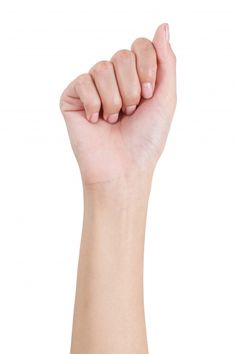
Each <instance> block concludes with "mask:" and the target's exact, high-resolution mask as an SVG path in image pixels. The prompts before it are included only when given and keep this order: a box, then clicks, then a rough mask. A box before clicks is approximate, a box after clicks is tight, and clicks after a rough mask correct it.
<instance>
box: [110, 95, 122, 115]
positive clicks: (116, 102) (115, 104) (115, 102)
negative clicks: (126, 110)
mask: <svg viewBox="0 0 236 354" xmlns="http://www.w3.org/2000/svg"><path fill="white" fill-rule="evenodd" d="M110 104H111V106H112V108H113V110H114V111H115V112H119V111H120V109H121V107H122V100H121V98H120V97H118V96H113V97H112V99H111V101H110Z"/></svg>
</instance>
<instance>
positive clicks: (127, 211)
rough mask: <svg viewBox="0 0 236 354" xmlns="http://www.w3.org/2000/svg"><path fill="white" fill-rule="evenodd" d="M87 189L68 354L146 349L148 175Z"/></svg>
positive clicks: (141, 350) (140, 351)
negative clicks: (145, 254)
mask: <svg viewBox="0 0 236 354" xmlns="http://www.w3.org/2000/svg"><path fill="white" fill-rule="evenodd" d="M140 178H141V180H139V181H137V180H136V179H135V180H134V181H132V180H130V181H123V182H121V181H119V182H118V183H117V182H115V183H112V182H111V183H110V184H109V185H107V186H106V187H105V188H104V187H103V186H102V187H101V188H99V187H97V186H96V187H95V188H85V191H84V213H85V214H84V224H83V234H82V242H81V251H80V260H79V268H78V279H77V283H78V286H77V292H76V303H75V313H74V325H73V337H72V350H71V353H72V354H78V353H81V354H82V353H113V354H120V353H136V354H139V353H140V354H144V353H147V343H146V333H145V321H144V308H143V247H144V233H145V221H146V211H147V203H148V196H149V188H150V178H149V176H140Z"/></svg>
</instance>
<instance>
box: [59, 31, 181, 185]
mask: <svg viewBox="0 0 236 354" xmlns="http://www.w3.org/2000/svg"><path fill="white" fill-rule="evenodd" d="M175 107H176V57H175V54H174V52H173V50H172V48H171V45H170V43H169V26H168V24H162V25H160V26H159V27H158V29H157V30H156V33H155V35H154V38H153V40H152V41H150V40H149V39H147V38H137V39H136V40H135V41H134V42H133V43H132V45H131V50H127V49H122V50H119V51H117V52H116V53H115V54H114V55H113V56H112V57H111V59H110V60H103V61H99V62H97V63H96V64H95V65H94V66H93V67H92V68H91V69H90V70H89V72H88V73H83V74H81V75H79V76H78V77H77V78H76V79H75V80H73V81H72V82H71V83H70V84H69V85H68V86H67V87H66V88H65V90H64V91H63V93H62V95H61V97H60V109H61V112H62V114H63V116H64V118H65V122H66V126H67V129H68V133H69V137H70V141H71V145H72V148H73V151H74V154H75V156H76V159H77V161H78V163H79V167H80V171H81V175H82V180H83V183H84V184H86V185H90V184H97V183H107V182H109V181H113V180H116V179H118V178H122V179H123V178H124V179H125V178H127V177H128V176H129V175H130V174H132V175H134V176H135V175H137V176H138V175H139V174H140V173H152V172H153V171H154V168H155V165H156V162H157V160H158V158H159V157H160V155H161V152H162V150H163V148H164V145H165V142H166V138H167V135H168V131H169V128H170V124H171V121H172V117H173V114H174V111H175Z"/></svg>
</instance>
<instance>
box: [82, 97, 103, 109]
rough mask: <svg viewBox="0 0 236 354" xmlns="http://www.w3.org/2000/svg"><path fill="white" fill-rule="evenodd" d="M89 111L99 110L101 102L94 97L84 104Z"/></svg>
mask: <svg viewBox="0 0 236 354" xmlns="http://www.w3.org/2000/svg"><path fill="white" fill-rule="evenodd" d="M84 105H85V107H86V109H87V110H88V111H89V112H99V111H100V108H101V102H100V101H98V100H96V99H94V100H90V101H89V102H87V103H85V104H84Z"/></svg>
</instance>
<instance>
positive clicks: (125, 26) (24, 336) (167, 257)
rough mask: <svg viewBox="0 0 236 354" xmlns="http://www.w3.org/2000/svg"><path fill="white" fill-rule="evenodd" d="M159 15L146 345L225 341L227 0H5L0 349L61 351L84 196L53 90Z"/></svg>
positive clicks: (232, 324)
mask: <svg viewBox="0 0 236 354" xmlns="http://www.w3.org/2000/svg"><path fill="white" fill-rule="evenodd" d="M162 22H168V23H169V25H170V31H171V33H170V36H171V42H172V46H173V48H174V50H175V52H176V56H177V65H178V106H177V110H176V114H175V118H174V121H173V125H172V127H171V131H170V135H169V138H168V143H167V145H166V149H165V152H164V154H163V156H162V157H161V160H160V161H159V164H158V166H157V168H156V170H155V175H154V180H153V188H152V194H151V196H150V204H149V210H148V221H147V237H146V250H145V252H146V253H145V261H146V263H145V303H146V321H147V330H148V339H149V350H150V353H151V354H175V353H177V354H178V353H180V354H200V353H201V354H221V353H222V354H235V353H236V301H235V299H236V257H235V254H236V240H235V238H236V225H235V206H236V205H235V204H236V202H235V201H236V188H235V181H236V168H235V162H236V159H235V153H236V123H235V120H236V107H235V102H236V100H235V96H236V95H235V87H236V69H235V66H236V41H235V35H236V24H235V23H236V10H234V8H233V1H217V0H215V1H213V0H212V1H207V0H204V1H203V0H199V1H187V0H180V1H175V0H165V1H159V2H158V1H151V0H146V1H142V2H133V3H132V2H131V1H130V2H129V1H124V0H121V1H116V2H115V1H113V2H112V1H105V0H100V1H97V2H92V1H88V0H86V1H83V2H81V1H73V0H67V1H60V0H59V1H52V0H51V1H48V0H47V1H46V0H41V1H38V2H34V1H27V0H22V1H9V2H5V4H3V3H2V4H1V8H0V53H1V54H0V62H1V65H0V169H1V171H0V219H1V222H0V234H1V236H0V281H1V282H0V286H1V291H0V337H1V340H0V352H1V353H2V354H16V353H20V354H21V353H22V354H32V353H34V354H42V353H44V354H47V353H48V354H52V353H57V354H65V353H69V347H70V336H71V324H72V315H73V303H74V291H75V277H76V268H77V260H78V254H79V243H80V233H81V226H82V216H83V215H82V213H83V200H82V185H81V181H80V174H79V169H78V167H77V164H76V161H75V158H74V156H73V154H72V151H71V148H70V144H69V139H68V137H67V132H66V128H65V123H64V121H63V118H62V115H61V113H60V110H59V97H60V94H61V92H62V90H63V89H64V88H65V86H66V85H67V84H68V83H69V82H70V81H71V80H72V79H74V78H75V77H76V76H77V75H79V74H81V73H83V72H87V71H88V70H89V68H90V67H91V66H92V65H93V64H95V62H97V61H98V60H102V59H109V58H110V57H111V56H112V54H113V53H114V52H115V51H117V50H119V49H122V48H130V45H131V43H132V41H133V40H134V39H135V38H136V37H140V36H144V37H148V38H150V39H152V38H153V34H154V32H155V29H156V27H157V26H158V25H159V24H160V23H162Z"/></svg>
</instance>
